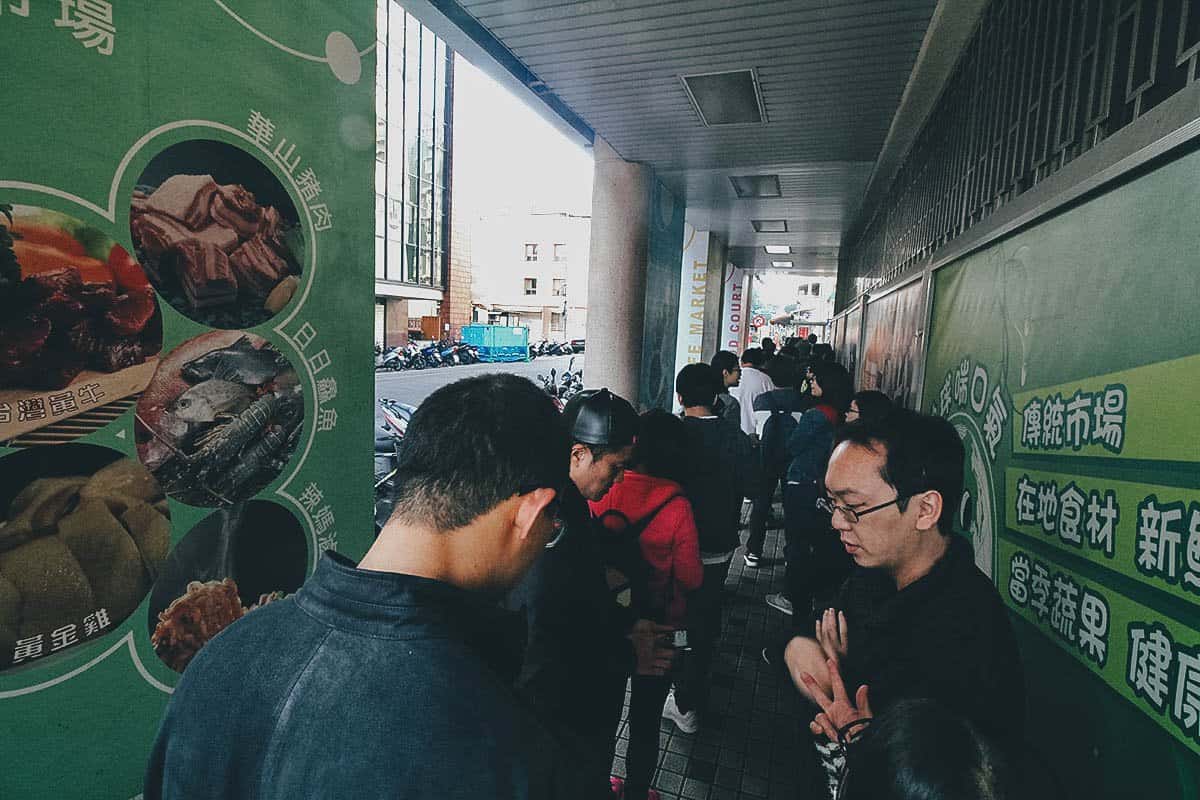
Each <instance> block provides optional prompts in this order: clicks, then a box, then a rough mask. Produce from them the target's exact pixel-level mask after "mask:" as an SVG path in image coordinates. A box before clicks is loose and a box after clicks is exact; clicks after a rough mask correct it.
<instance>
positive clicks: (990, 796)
mask: <svg viewBox="0 0 1200 800" xmlns="http://www.w3.org/2000/svg"><path fill="white" fill-rule="evenodd" d="M1016 777H1017V776H1016V775H1015V774H1014V773H1013V771H1012V769H1011V767H1010V765H1009V759H1008V757H1007V754H1005V753H1004V752H1003V751H1002V749H1001V748H1000V747H999V746H998V745H997V744H996V743H995V742H994V741H992V740H991V739H990V738H988V737H987V736H985V735H984V734H983V733H981V732H980V731H979V729H978V728H976V727H975V725H973V724H972V723H971V722H970V721H969V720H967V719H966V718H964V717H962V716H960V715H959V714H956V713H954V712H952V711H949V710H948V709H946V708H945V707H943V706H942V705H941V704H940V703H937V702H936V701H934V700H926V699H920V700H901V701H899V702H897V703H896V704H895V705H893V706H892V707H891V708H889V709H888V710H887V711H885V712H884V713H882V714H880V715H878V716H877V717H875V718H874V719H873V720H872V721H871V724H870V725H868V726H867V727H866V728H865V729H863V731H862V733H861V734H860V735H859V737H858V738H857V739H856V740H854V741H853V742H852V743H851V744H850V745H849V747H848V748H847V755H846V774H845V776H844V777H843V778H842V783H841V787H840V788H839V790H838V793H837V800H1007V799H1009V798H1011V799H1012V800H1016V798H1017V796H1018V795H1017V791H1018V787H1017V786H1016V784H1015V780H1016Z"/></svg>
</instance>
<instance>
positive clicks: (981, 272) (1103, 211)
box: [922, 153, 1200, 798]
mask: <svg viewBox="0 0 1200 800" xmlns="http://www.w3.org/2000/svg"><path fill="white" fill-rule="evenodd" d="M1197 169H1200V154H1197V153H1191V154H1187V155H1184V156H1181V157H1179V158H1177V159H1176V160H1174V161H1172V162H1170V163H1166V164H1164V165H1161V166H1159V167H1157V168H1156V169H1154V170H1152V171H1148V172H1146V173H1144V174H1141V175H1139V176H1137V177H1135V178H1133V179H1130V180H1128V181H1126V182H1124V183H1123V184H1121V185H1118V186H1115V187H1112V188H1110V189H1108V190H1107V191H1106V192H1105V193H1103V194H1101V195H1098V196H1095V197H1092V198H1090V199H1089V200H1087V202H1084V203H1081V204H1079V205H1077V206H1075V207H1073V208H1070V209H1068V210H1065V211H1063V212H1061V213H1058V214H1056V215H1055V216H1053V217H1051V218H1048V219H1046V220H1044V221H1042V222H1040V223H1039V224H1037V225H1035V226H1033V227H1030V228H1027V229H1025V230H1023V231H1020V232H1018V233H1016V234H1014V235H1012V236H1010V237H1008V238H1006V239H1003V240H1001V241H1000V242H998V243H996V244H993V245H991V246H989V247H988V248H986V249H984V250H981V251H979V252H977V253H974V254H972V255H970V256H967V257H965V258H963V259H961V260H959V261H957V262H955V263H953V264H950V265H947V266H945V267H943V268H941V269H940V270H938V271H936V272H935V273H934V290H933V295H932V296H933V308H932V324H931V332H930V337H929V348H928V352H927V356H926V358H927V361H926V380H925V391H924V400H923V406H922V407H923V408H925V409H927V410H930V411H933V412H935V413H939V414H942V415H944V416H946V417H947V418H948V419H949V420H950V421H951V422H952V423H953V424H954V425H955V428H956V429H957V430H958V431H959V433H960V435H961V436H962V437H963V441H964V443H965V444H966V449H967V480H966V491H965V492H964V495H963V497H961V498H958V502H957V512H958V523H959V525H960V527H961V529H962V530H963V531H964V532H966V533H967V534H968V535H969V536H970V537H971V538H972V540H973V542H974V544H975V549H976V561H977V563H978V564H979V566H980V567H981V568H982V569H983V570H984V571H985V572H987V574H988V575H989V576H991V577H993V579H994V580H995V581H996V583H997V586H998V588H999V589H1000V593H1001V596H1002V597H1003V598H1004V600H1005V602H1006V603H1008V605H1009V606H1010V607H1012V608H1013V610H1014V613H1015V618H1016V620H1017V622H1016V623H1015V624H1016V625H1017V631H1018V635H1019V638H1020V639H1021V641H1022V654H1023V656H1024V667H1025V676H1026V683H1027V686H1028V689H1029V695H1030V702H1029V727H1028V732H1029V739H1030V741H1031V742H1033V743H1034V744H1035V745H1036V746H1038V747H1039V749H1041V751H1042V752H1043V754H1044V755H1045V756H1046V757H1047V758H1048V759H1049V760H1050V761H1051V762H1052V763H1053V764H1054V766H1055V768H1056V770H1057V771H1058V772H1060V773H1061V774H1062V775H1063V777H1064V778H1065V780H1066V782H1067V785H1070V786H1072V787H1073V788H1074V790H1075V792H1076V793H1078V794H1079V795H1080V796H1088V797H1113V798H1117V797H1128V796H1136V795H1139V794H1150V795H1154V796H1162V797H1185V798H1197V797H1198V796H1200V788H1198V787H1200V738H1198V737H1200V733H1198V727H1197V726H1198V724H1200V716H1198V715H1200V709H1198V708H1197V705H1198V703H1197V695H1198V688H1200V678H1198V676H1197V673H1196V667H1197V662H1196V647H1197V645H1198V644H1200V447H1198V446H1197V442H1200V421H1198V420H1197V418H1196V415H1195V413H1194V405H1195V400H1194V398H1195V396H1196V392H1197V389H1198V388H1200V384H1198V381H1200V317H1197V315H1196V314H1195V313H1194V309H1193V305H1194V303H1193V300H1194V292H1192V291H1191V289H1190V287H1191V286H1192V285H1194V281H1195V277H1194V275H1195V267H1194V260H1195V253H1196V252H1197V251H1198V249H1200V232H1197V230H1196V228H1195V225H1194V223H1193V221H1194V219H1195V218H1196V215H1197V213H1200V187H1198V186H1197V185H1196V181H1195V179H1194V176H1195V174H1196V171H1197ZM1146 265H1153V267H1152V268H1149V267H1147V266H1146ZM1125 286H1131V287H1132V286H1136V289H1131V290H1129V291H1125V290H1121V289H1119V287H1125ZM1116 320H1122V321H1126V322H1127V321H1129V320H1134V321H1135V322H1134V323H1133V325H1131V326H1129V325H1122V326H1121V327H1120V328H1119V329H1118V328H1116V327H1115V326H1114V325H1113V322H1114V321H1116ZM1064 713H1067V714H1071V715H1072V717H1073V723H1072V724H1071V726H1070V729H1071V735H1070V736H1069V737H1062V736H1051V735H1048V734H1047V732H1048V731H1055V730H1058V731H1061V730H1062V725H1061V722H1062V719H1061V717H1062V714H1064ZM1135 731H1136V732H1137V735H1133V734H1132V732H1135Z"/></svg>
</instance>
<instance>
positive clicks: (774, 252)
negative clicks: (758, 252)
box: [763, 244, 792, 256]
mask: <svg viewBox="0 0 1200 800" xmlns="http://www.w3.org/2000/svg"><path fill="white" fill-rule="evenodd" d="M763 250H766V251H767V255H769V256H786V255H788V254H789V253H791V252H792V246H791V245H787V244H764V245H763Z"/></svg>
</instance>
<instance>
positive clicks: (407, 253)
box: [404, 244, 417, 283]
mask: <svg viewBox="0 0 1200 800" xmlns="http://www.w3.org/2000/svg"><path fill="white" fill-rule="evenodd" d="M404 268H405V271H406V272H407V274H408V282H409V283H416V282H417V246H416V245H413V244H409V245H405V246H404Z"/></svg>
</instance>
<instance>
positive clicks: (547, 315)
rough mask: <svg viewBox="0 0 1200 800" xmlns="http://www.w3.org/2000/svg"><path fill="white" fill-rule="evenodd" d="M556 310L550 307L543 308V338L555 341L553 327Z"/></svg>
mask: <svg viewBox="0 0 1200 800" xmlns="http://www.w3.org/2000/svg"><path fill="white" fill-rule="evenodd" d="M553 314H554V309H553V308H551V307H550V306H542V338H543V339H553V338H554V336H553V334H554V330H553V326H552V325H551V320H552V319H553Z"/></svg>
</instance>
